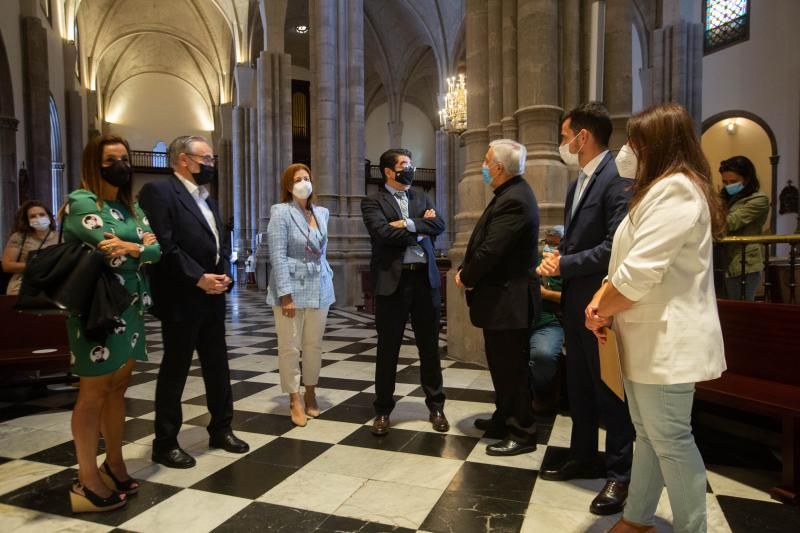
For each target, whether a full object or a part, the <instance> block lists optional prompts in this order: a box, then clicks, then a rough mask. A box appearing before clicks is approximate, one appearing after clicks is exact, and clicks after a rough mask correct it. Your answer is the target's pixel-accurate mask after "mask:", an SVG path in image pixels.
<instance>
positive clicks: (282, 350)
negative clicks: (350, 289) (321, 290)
mask: <svg viewBox="0 0 800 533" xmlns="http://www.w3.org/2000/svg"><path fill="white" fill-rule="evenodd" d="M272 311H273V312H274V313H275V331H276V332H277V333H278V369H279V370H280V374H281V390H282V391H283V392H288V393H293V392H299V391H300V352H302V353H303V383H304V384H305V385H306V386H309V385H310V386H312V387H313V386H315V385H316V384H317V381H318V380H319V368H320V365H321V363H322V335H323V334H324V333H325V322H326V320H327V318H328V308H327V307H323V308H320V309H296V310H295V315H294V318H289V317H287V316H283V314H282V312H281V308H280V307H279V306H273V307H272Z"/></svg>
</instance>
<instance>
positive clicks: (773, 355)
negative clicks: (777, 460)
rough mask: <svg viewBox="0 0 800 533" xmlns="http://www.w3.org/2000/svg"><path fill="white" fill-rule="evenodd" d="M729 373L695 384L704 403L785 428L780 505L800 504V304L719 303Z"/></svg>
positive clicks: (773, 491)
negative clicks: (775, 421) (754, 415)
mask: <svg viewBox="0 0 800 533" xmlns="http://www.w3.org/2000/svg"><path fill="white" fill-rule="evenodd" d="M717 303H718V308H719V318H720V323H721V324H722V336H723V340H724V342H725V359H726V361H727V364H728V370H727V371H726V372H725V373H724V374H723V375H722V377H721V378H719V379H715V380H712V381H707V382H704V383H698V384H697V393H696V396H697V398H698V399H700V400H704V401H708V402H712V403H717V404H720V405H724V406H728V407H733V408H735V409H740V410H742V411H747V412H751V413H757V414H760V415H766V416H771V417H775V418H778V419H780V420H781V422H782V425H783V428H782V429H783V438H782V449H781V455H782V460H783V473H782V480H781V482H782V484H781V485H780V486H778V487H775V488H773V489H771V490H770V494H771V495H772V497H773V498H774V499H776V500H780V501H782V502H786V503H794V504H798V503H800V499H799V498H798V492H797V489H798V482H800V305H786V304H772V303H754V302H741V301H734V300H718V302H717Z"/></svg>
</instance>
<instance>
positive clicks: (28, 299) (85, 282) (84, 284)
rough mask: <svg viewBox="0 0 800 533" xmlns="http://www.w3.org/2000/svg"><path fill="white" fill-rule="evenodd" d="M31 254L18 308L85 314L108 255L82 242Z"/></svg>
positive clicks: (60, 236)
mask: <svg viewBox="0 0 800 533" xmlns="http://www.w3.org/2000/svg"><path fill="white" fill-rule="evenodd" d="M62 232H63V223H62V227H61V231H60V232H59V239H58V240H59V244H56V245H55V246H50V247H48V248H43V249H40V250H38V251H37V252H36V253H31V254H30V256H29V257H28V260H27V261H26V263H25V275H24V276H23V277H22V286H21V287H20V291H19V298H18V300H17V304H16V306H15V308H16V309H17V310H19V311H33V312H36V313H37V314H43V313H58V314H73V315H79V316H81V315H84V314H86V313H87V311H88V309H89V305H90V303H91V300H92V296H93V294H94V290H95V286H96V284H97V280H98V279H99V278H100V274H101V272H102V270H103V268H104V266H105V261H104V259H105V256H104V255H103V254H102V253H101V252H99V251H98V250H96V249H95V248H93V247H91V246H89V245H87V244H85V243H83V242H80V241H75V242H62V237H63V233H62Z"/></svg>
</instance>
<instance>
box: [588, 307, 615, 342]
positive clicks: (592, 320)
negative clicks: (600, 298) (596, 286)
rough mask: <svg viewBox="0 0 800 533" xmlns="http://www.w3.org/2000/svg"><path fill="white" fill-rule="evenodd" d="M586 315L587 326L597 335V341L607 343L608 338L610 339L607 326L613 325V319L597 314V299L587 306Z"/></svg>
mask: <svg viewBox="0 0 800 533" xmlns="http://www.w3.org/2000/svg"><path fill="white" fill-rule="evenodd" d="M585 315H586V328H587V329H589V330H590V331H591V332H592V333H594V336H595V337H597V342H599V343H600V344H605V343H606V340H608V332H607V331H606V328H608V327H610V326H611V323H612V321H613V319H612V318H609V317H605V316H601V315H599V314H597V302H595V301H592V302H591V303H590V304H589V305H587V306H586V312H585Z"/></svg>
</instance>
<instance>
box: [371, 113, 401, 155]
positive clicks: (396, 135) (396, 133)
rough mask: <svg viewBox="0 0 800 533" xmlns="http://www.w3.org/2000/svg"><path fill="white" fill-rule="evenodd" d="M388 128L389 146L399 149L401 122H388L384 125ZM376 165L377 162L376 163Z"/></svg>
mask: <svg viewBox="0 0 800 533" xmlns="http://www.w3.org/2000/svg"><path fill="white" fill-rule="evenodd" d="M386 126H387V127H388V128H389V146H392V147H395V148H400V147H402V145H403V121H402V120H390V121H389V122H387V123H386ZM376 163H377V161H376Z"/></svg>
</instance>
